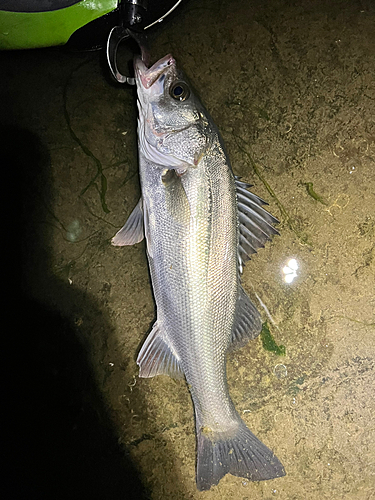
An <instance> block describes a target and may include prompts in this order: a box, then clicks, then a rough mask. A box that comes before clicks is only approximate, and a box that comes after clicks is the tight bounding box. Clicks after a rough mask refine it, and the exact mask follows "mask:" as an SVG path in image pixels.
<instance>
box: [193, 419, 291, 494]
mask: <svg viewBox="0 0 375 500" xmlns="http://www.w3.org/2000/svg"><path fill="white" fill-rule="evenodd" d="M227 473H230V474H233V475H235V476H240V477H244V478H248V479H249V480H250V481H263V480H266V479H274V478H276V477H282V476H285V470H284V467H283V465H282V463H281V462H280V460H279V459H278V458H277V457H276V456H275V455H274V453H273V452H272V451H271V450H270V449H269V448H267V446H266V445H265V444H263V443H262V442H261V441H259V439H258V438H257V437H255V436H254V434H253V433H252V432H251V431H250V430H249V429H248V428H247V426H246V425H245V423H244V422H243V421H242V420H241V419H240V422H239V426H238V429H237V431H236V432H235V433H234V434H233V433H231V435H230V436H226V435H225V433H220V434H219V433H216V434H215V433H214V432H212V431H211V430H210V429H209V428H208V427H200V428H197V476H196V480H197V487H198V489H199V490H200V491H203V490H208V489H210V488H211V486H213V485H215V484H218V482H219V481H220V479H221V478H222V477H223V476H225V474H227Z"/></svg>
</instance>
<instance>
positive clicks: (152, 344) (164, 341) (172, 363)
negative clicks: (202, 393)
mask: <svg viewBox="0 0 375 500" xmlns="http://www.w3.org/2000/svg"><path fill="white" fill-rule="evenodd" d="M137 365H138V366H139V376H140V377H142V378H150V377H155V376H156V375H169V376H170V377H172V378H183V377H184V373H183V371H182V368H181V365H180V360H179V358H178V356H177V353H176V352H175V351H174V349H173V347H172V346H171V345H170V343H169V341H168V338H167V336H166V335H165V334H164V333H163V331H162V330H160V329H159V325H158V322H157V321H156V322H155V324H154V326H153V328H152V330H151V332H150V333H149V335H148V337H147V338H146V340H145V342H144V344H143V346H142V348H141V350H140V351H139V354H138V357H137Z"/></svg>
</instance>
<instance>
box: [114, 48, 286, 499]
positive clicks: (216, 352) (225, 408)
mask: <svg viewBox="0 0 375 500" xmlns="http://www.w3.org/2000/svg"><path fill="white" fill-rule="evenodd" d="M134 65H135V76H136V84H137V94H138V109H139V118H138V148H139V170H140V180H141V187H142V197H141V199H140V200H139V202H138V204H137V206H136V207H135V209H134V210H133V212H132V213H131V215H130V217H129V219H128V220H127V222H126V224H125V226H124V227H123V228H122V229H121V230H120V231H119V232H118V233H117V234H116V235H115V236H114V238H113V240H112V243H113V244H114V245H117V246H122V245H133V244H135V243H138V242H140V241H141V240H142V239H143V238H144V237H145V238H146V247H147V257H148V262H149V266H150V272H151V280H152V286H153V291H154V297H155V301H156V307H157V319H156V321H155V324H154V326H153V328H152V331H151V333H150V334H149V335H148V337H147V339H146V341H145V342H144V344H143V346H142V348H141V350H140V352H139V355H138V359H137V364H138V365H139V367H140V373H139V376H140V377H154V376H155V375H161V374H164V375H170V376H171V377H174V378H183V377H185V379H186V381H187V384H188V387H189V390H190V392H191V397H192V400H193V404H194V410H195V422H196V437H197V465H196V482H197V487H198V489H199V490H207V489H209V488H210V487H211V486H212V485H215V484H217V483H218V482H219V480H220V479H221V478H222V477H223V476H224V475H225V474H227V473H228V472H229V473H231V474H234V475H236V476H241V477H246V478H248V479H250V480H252V481H260V480H264V479H273V478H276V477H280V476H284V475H285V471H284V468H283V466H282V464H281V462H280V461H279V460H278V458H277V457H276V456H275V455H274V454H273V452H272V451H271V450H269V449H268V448H267V447H266V446H265V445H264V444H263V443H262V442H261V441H259V440H258V439H257V438H256V437H255V436H254V435H253V434H252V432H251V431H250V430H249V429H248V428H247V426H246V424H245V423H244V422H243V420H242V419H241V417H240V416H239V414H238V412H237V411H236V409H235V407H234V405H233V402H232V400H231V398H230V395H229V391H228V384H227V378H226V355H227V352H228V351H229V350H231V349H234V348H236V347H240V346H243V345H244V344H245V343H246V342H247V341H248V340H249V339H253V338H255V337H256V336H257V335H258V334H259V332H260V330H261V319H260V315H259V313H258V311H257V309H256V308H255V306H254V305H253V304H252V303H251V301H250V299H249V298H248V296H247V295H246V293H245V291H244V290H243V288H242V286H241V280H240V276H241V273H242V270H243V264H244V262H245V261H246V260H248V259H249V255H251V254H252V253H255V252H256V250H257V249H259V248H260V247H263V246H264V243H265V242H266V241H267V240H268V239H269V238H270V237H271V236H272V235H273V234H275V233H277V230H276V229H275V228H274V227H273V225H274V224H275V223H277V219H275V218H274V217H273V216H272V215H270V214H269V213H268V212H267V211H266V210H264V208H263V207H262V205H264V204H265V202H264V201H263V200H262V199H260V198H258V197H257V196H256V195H254V194H252V193H250V192H249V191H248V188H249V187H250V186H249V184H246V183H244V182H241V181H240V180H239V179H238V178H236V177H235V176H234V175H233V172H232V168H231V166H230V162H229V159H228V156H227V154H226V151H225V148H224V145H223V141H222V139H221V137H220V134H219V132H218V130H217V128H216V126H215V125H214V123H213V121H212V118H211V117H210V115H209V114H208V112H207V111H206V109H205V108H204V106H203V105H202V104H201V102H200V101H199V99H198V98H197V97H196V95H195V94H194V92H193V91H192V88H191V86H190V84H189V83H188V81H187V80H186V78H185V77H184V75H183V73H182V72H181V71H180V70H179V69H178V68H177V66H176V62H175V60H174V58H173V57H172V56H171V55H168V56H166V57H164V58H163V59H161V60H160V61H158V62H157V63H155V64H154V65H153V66H152V67H151V68H149V69H148V68H147V67H146V66H145V64H144V62H143V61H142V59H141V58H140V57H139V58H136V59H135V62H134Z"/></svg>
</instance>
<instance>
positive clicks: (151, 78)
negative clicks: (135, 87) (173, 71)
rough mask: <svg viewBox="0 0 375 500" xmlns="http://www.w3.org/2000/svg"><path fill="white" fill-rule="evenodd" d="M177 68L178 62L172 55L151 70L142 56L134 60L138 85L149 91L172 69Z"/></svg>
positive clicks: (157, 63) (158, 62) (161, 60)
mask: <svg viewBox="0 0 375 500" xmlns="http://www.w3.org/2000/svg"><path fill="white" fill-rule="evenodd" d="M175 67H176V61H175V59H174V57H173V56H172V55H171V54H168V55H166V56H165V57H163V58H162V59H160V60H159V61H157V62H156V63H155V64H153V65H152V66H151V68H147V66H146V65H145V63H144V61H143V60H142V58H141V57H140V56H137V57H136V58H135V59H134V71H135V76H136V79H137V82H138V83H141V84H142V86H143V88H145V89H149V88H150V87H152V85H153V84H154V83H155V82H156V81H157V80H158V79H159V78H160V77H161V75H163V74H164V73H166V72H167V71H168V70H169V69H170V68H175Z"/></svg>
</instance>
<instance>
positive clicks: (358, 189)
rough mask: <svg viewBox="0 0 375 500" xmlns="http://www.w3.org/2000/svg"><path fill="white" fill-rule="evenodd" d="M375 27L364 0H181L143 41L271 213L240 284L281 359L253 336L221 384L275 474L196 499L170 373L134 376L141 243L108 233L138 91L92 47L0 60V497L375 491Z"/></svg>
mask: <svg viewBox="0 0 375 500" xmlns="http://www.w3.org/2000/svg"><path fill="white" fill-rule="evenodd" d="M374 28H375V9H374V5H373V3H372V2H365V1H362V2H361V1H353V2H349V1H345V0H340V1H338V2H335V3H334V4H329V3H327V2H319V1H316V2H311V1H307V0H303V1H301V2H288V1H282V0H279V1H276V0H271V1H269V2H260V1H254V2H244V1H242V2H241V1H228V2H219V1H215V2H214V1H210V0H203V1H198V0H191V1H190V2H188V3H187V4H186V5H185V6H183V7H182V8H181V9H180V13H179V15H176V16H175V17H174V19H172V20H171V21H170V22H168V23H166V24H165V26H163V27H160V29H159V30H158V31H156V32H155V33H154V35H153V36H152V39H151V48H152V57H153V59H154V60H156V59H157V58H159V57H161V56H164V55H165V54H166V53H169V52H171V53H172V54H173V55H174V56H175V58H176V59H177V60H178V63H179V64H180V65H181V66H182V67H183V69H184V70H185V72H186V73H187V74H188V76H189V77H190V79H191V81H192V82H193V84H194V86H195V88H196V90H197V91H198V93H199V95H200V96H201V98H202V101H203V102H204V103H205V105H206V107H207V109H208V110H209V111H210V113H211V115H212V116H213V118H214V120H215V122H216V124H217V125H218V127H219V129H220V131H221V132H222V135H223V137H224V140H225V142H226V145H227V149H228V151H229V155H230V158H231V161H232V165H233V169H234V172H235V173H236V175H240V176H242V178H243V180H245V181H247V182H249V183H251V184H253V185H254V187H253V188H252V190H253V192H255V193H256V194H258V195H259V196H261V197H262V198H264V199H266V200H267V201H268V202H269V204H270V205H269V210H270V211H271V213H273V214H274V215H275V216H276V217H278V218H279V220H280V226H279V231H280V236H276V237H275V238H274V239H273V241H272V242H270V243H269V244H268V245H267V246H266V248H265V249H263V250H261V251H260V252H259V253H258V255H256V256H255V257H254V258H253V259H252V260H251V261H250V262H249V263H248V264H247V265H246V268H245V272H244V276H243V284H244V287H245V289H246V290H247V292H248V293H249V295H250V296H251V297H252V300H253V301H254V303H255V304H256V305H257V307H258V308H259V310H260V312H261V313H262V316H263V319H264V321H267V323H268V326H269V328H270V332H271V334H272V336H273V337H274V339H275V341H276V343H277V344H279V345H284V346H285V350H286V353H285V356H278V355H276V354H275V353H273V352H269V351H267V350H265V349H264V347H263V344H262V341H261V339H260V338H258V339H257V340H254V341H253V342H251V343H250V344H249V345H248V346H246V347H244V348H243V349H241V350H240V351H237V352H235V353H233V354H231V355H230V357H229V360H228V379H229V387H230V392H231V395H232V397H233V400H234V402H235V405H236V407H237V409H238V410H239V411H240V413H241V415H242V416H243V418H244V420H245V421H246V423H247V425H248V426H249V427H250V428H251V429H252V430H253V432H254V433H255V434H256V435H257V436H258V437H259V438H260V439H261V440H262V441H264V442H265V443H266V444H267V445H268V446H269V447H270V448H272V449H273V450H274V451H275V453H276V454H277V456H278V457H279V458H280V459H281V460H282V462H283V464H284V465H285V468H286V471H287V475H286V476H285V477H284V478H279V479H277V480H273V481H265V482H262V483H251V482H249V481H247V480H244V479H241V478H236V477H233V476H230V475H227V476H226V477H225V478H224V479H223V480H222V481H221V482H220V483H219V485H218V486H215V487H213V488H212V489H211V490H210V491H208V492H203V493H200V492H198V491H197V490H196V486H195V479H194V477H195V435H194V420H193V409H192V405H191V402H190V398H189V394H188V390H187V388H186V386H185V383H184V382H182V381H174V380H171V379H169V378H167V377H156V378H155V379H146V380H143V379H139V378H138V376H137V374H138V369H137V366H136V363H135V358H136V354H137V352H138V350H139V347H140V345H141V343H142V340H143V339H144V337H145V335H146V333H147V331H148V330H149V328H150V326H151V325H152V323H153V321H154V318H155V309H154V302H153V298H152V293H151V288H150V280H149V274H148V270H147V262H146V256H145V248H144V244H143V243H141V244H138V245H136V246H134V247H125V248H113V247H111V245H110V239H111V237H112V236H113V235H114V233H115V232H116V230H117V229H118V228H119V227H121V226H122V225H123V223H124V222H125V220H126V218H127V216H128V215H129V214H130V212H131V211H132V209H133V207H134V206H135V204H136V203H137V201H138V198H139V193H140V191H139V181H138V171H137V151H136V107H135V93H134V89H130V88H124V87H122V86H120V85H116V84H111V83H110V81H109V78H108V71H107V69H106V67H105V65H104V64H103V54H101V53H70V52H64V51H62V50H60V49H48V50H38V51H28V52H26V51H25V52H14V53H11V52H7V53H1V54H0V65H1V66H0V71H1V83H0V87H1V103H0V123H1V132H2V133H1V139H2V148H1V155H2V162H1V163H2V172H3V181H4V184H3V192H4V193H5V194H6V195H7V196H6V197H5V199H6V201H5V208H4V214H5V217H4V218H5V225H4V233H3V237H5V236H6V238H5V241H6V242H7V244H6V245H5V246H6V251H7V252H8V256H7V260H6V262H7V263H9V265H6V266H5V268H6V269H5V271H6V276H8V273H9V277H7V282H8V283H9V284H10V293H9V295H10V297H11V298H12V297H13V298H14V299H15V304H16V307H17V311H21V312H20V313H18V312H17V313H16V314H15V317H14V318H13V319H14V322H13V323H14V327H15V328H14V332H13V333H12V335H11V342H12V351H11V352H12V353H13V354H14V360H15V361H17V362H15V363H13V361H12V369H11V370H10V371H9V372H8V379H9V380H10V382H11V396H10V397H11V401H12V403H11V408H13V409H14V418H13V415H12V412H11V416H12V420H13V423H15V436H17V437H16V439H15V441H14V443H13V445H12V447H11V449H12V453H14V458H13V461H11V462H10V470H11V471H12V472H13V473H14V474H15V475H16V477H17V478H18V480H17V481H16V482H15V483H14V484H15V485H16V487H15V490H14V498H18V497H26V498H30V492H33V493H34V492H37V493H38V494H39V497H40V498H43V497H48V498H82V497H83V498H111V499H117V498H142V497H144V498H152V499H155V500H156V499H158V500H159V499H163V500H168V499H195V498H197V499H198V498H207V499H219V498H220V499H221V498H222V499H227V498H236V499H237V498H238V499H241V500H245V499H250V498H251V499H254V500H256V499H264V500H270V499H271V498H279V499H280V500H299V499H303V498H309V499H312V500H314V499H323V498H331V499H332V498H334V499H351V500H357V499H358V500H370V499H371V498H374V497H375V476H374V474H375V465H374V464H375V456H374V449H373V443H374V438H375V435H374V423H373V415H374V414H375V405H374V394H375V384H374V354H375V347H374V334H375V330H374V329H375V315H374V310H375V300H374V291H375V286H374V285H375V269H374V254H375V208H374V192H375V118H374V117H375V84H374V81H375V80H374V74H375V59H374V53H375V37H374V32H375V30H374ZM291 259H294V260H295V264H297V266H298V267H297V268H296V266H295V265H294V266H293V262H292V266H291V268H290V270H289V272H287V271H288V270H287V269H285V267H286V266H288V263H290V260H291ZM10 263H12V264H13V263H14V265H11V264H10ZM287 276H289V278H288V277H287ZM292 278H293V279H292ZM288 280H289V281H291V282H290V283H287V281H288ZM25 422H27V425H26V426H25ZM10 477H12V476H10ZM28 495H29V496H28Z"/></svg>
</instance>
